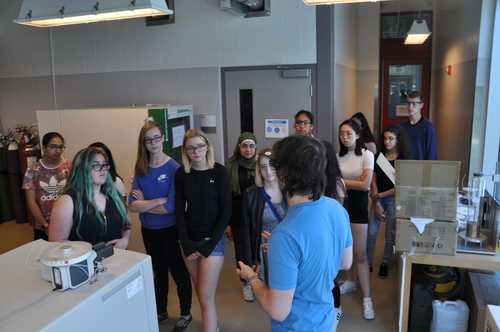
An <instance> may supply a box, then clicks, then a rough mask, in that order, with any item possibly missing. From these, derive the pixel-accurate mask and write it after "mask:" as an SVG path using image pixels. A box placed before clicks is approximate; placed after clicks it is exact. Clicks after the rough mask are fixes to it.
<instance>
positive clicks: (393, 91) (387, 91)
mask: <svg viewBox="0 0 500 332" xmlns="http://www.w3.org/2000/svg"><path fill="white" fill-rule="evenodd" d="M429 82H430V59H429V58H414V59H412V58H403V59H401V58H400V59H384V60H383V73H382V98H381V101H382V113H381V128H380V129H381V131H382V130H383V128H385V127H386V126H387V125H388V124H390V123H395V124H399V123H401V122H402V121H403V120H405V119H406V118H407V114H408V110H407V107H406V94H407V93H408V92H410V91H411V90H420V91H422V92H423V94H424V106H423V107H422V115H423V116H424V117H426V118H428V117H429V91H430V88H429V85H430V83H429Z"/></svg>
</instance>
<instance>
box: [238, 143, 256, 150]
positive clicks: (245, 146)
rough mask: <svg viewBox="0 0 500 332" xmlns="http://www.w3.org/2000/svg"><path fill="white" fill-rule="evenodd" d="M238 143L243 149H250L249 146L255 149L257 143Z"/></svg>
mask: <svg viewBox="0 0 500 332" xmlns="http://www.w3.org/2000/svg"><path fill="white" fill-rule="evenodd" d="M238 145H239V146H240V148H243V149H248V148H250V149H253V148H254V147H255V144H243V145H241V144H238Z"/></svg>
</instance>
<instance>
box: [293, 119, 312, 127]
mask: <svg viewBox="0 0 500 332" xmlns="http://www.w3.org/2000/svg"><path fill="white" fill-rule="evenodd" d="M295 124H296V125H298V126H302V125H304V126H310V125H311V121H298V120H297V121H295Z"/></svg>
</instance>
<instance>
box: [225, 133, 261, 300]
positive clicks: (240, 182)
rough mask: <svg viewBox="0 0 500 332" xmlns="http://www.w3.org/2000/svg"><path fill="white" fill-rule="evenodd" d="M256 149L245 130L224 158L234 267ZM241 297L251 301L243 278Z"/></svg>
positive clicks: (239, 251)
mask: <svg viewBox="0 0 500 332" xmlns="http://www.w3.org/2000/svg"><path fill="white" fill-rule="evenodd" d="M256 151H257V138H255V135H254V134H252V133H249V132H245V133H243V134H241V135H240V137H238V142H237V143H236V146H235V147H234V152H233V155H232V157H230V158H228V159H227V160H226V168H227V169H228V171H229V177H230V179H231V189H232V195H231V198H232V212H231V219H230V220H229V226H228V227H227V228H226V236H227V238H228V239H230V240H233V241H234V256H235V258H236V267H239V266H238V262H239V261H241V260H242V259H243V256H242V254H243V247H242V246H243V229H242V225H241V205H242V199H243V192H244V191H245V189H247V188H248V187H251V186H253V185H254V184H255V152H256ZM241 281H242V282H243V292H242V295H243V299H244V300H245V301H247V302H251V301H253V300H254V299H255V298H254V295H253V291H252V288H251V287H249V286H248V285H247V284H246V283H245V282H244V280H241Z"/></svg>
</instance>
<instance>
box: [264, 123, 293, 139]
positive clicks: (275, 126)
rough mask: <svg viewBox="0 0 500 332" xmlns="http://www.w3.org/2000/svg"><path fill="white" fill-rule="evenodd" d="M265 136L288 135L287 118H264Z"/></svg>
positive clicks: (282, 136)
mask: <svg viewBox="0 0 500 332" xmlns="http://www.w3.org/2000/svg"><path fill="white" fill-rule="evenodd" d="M265 121H266V123H265V126H266V130H265V131H266V138H284V137H288V119H266V120H265Z"/></svg>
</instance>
